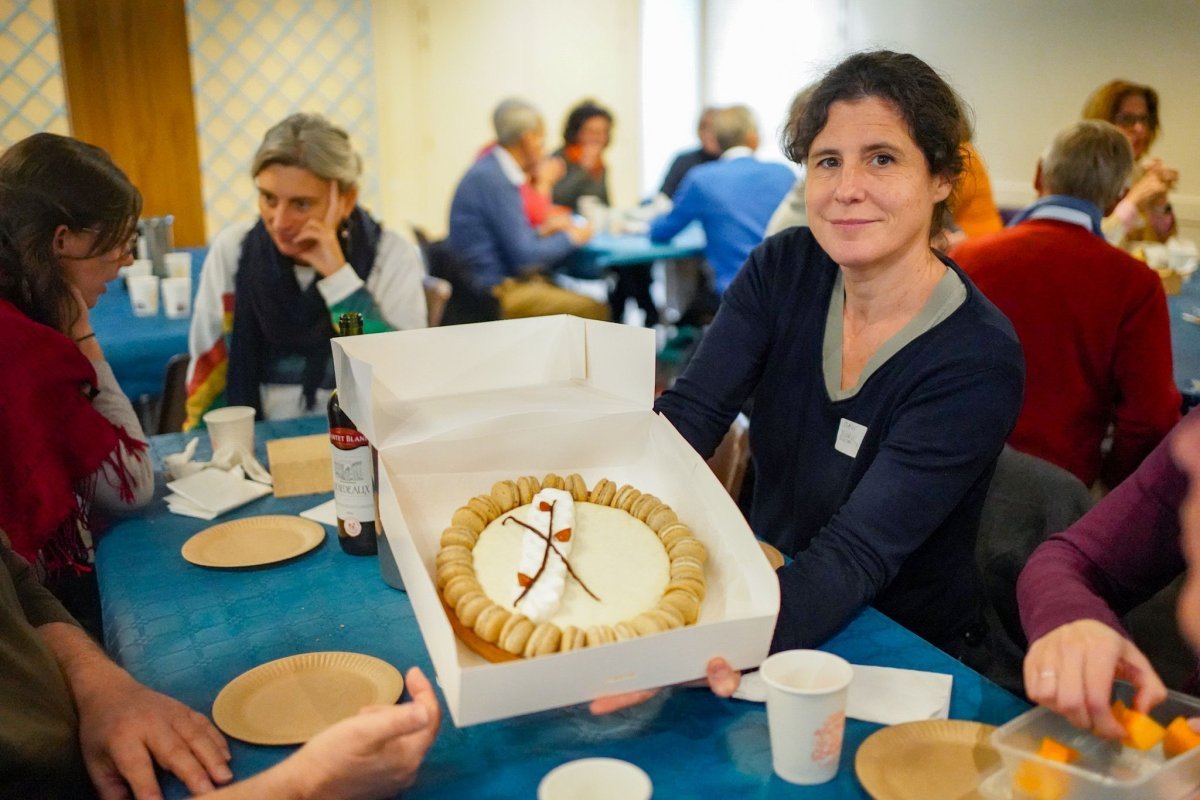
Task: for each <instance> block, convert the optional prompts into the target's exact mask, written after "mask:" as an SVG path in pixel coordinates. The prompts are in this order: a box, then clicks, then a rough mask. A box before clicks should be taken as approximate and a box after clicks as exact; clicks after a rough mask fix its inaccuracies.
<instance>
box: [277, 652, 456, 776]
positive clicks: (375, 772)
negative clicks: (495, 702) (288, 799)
mask: <svg viewBox="0 0 1200 800" xmlns="http://www.w3.org/2000/svg"><path fill="white" fill-rule="evenodd" d="M405 682H406V683H407V685H408V691H409V694H411V695H412V702H411V703H401V704H400V705H394V706H368V707H366V708H364V709H362V710H361V711H359V712H358V715H357V716H354V717H351V718H349V719H346V720H342V721H341V722H339V723H338V724H337V725H334V726H333V727H331V728H329V729H327V730H325V731H323V732H321V733H319V734H317V736H315V737H313V739H312V740H311V741H310V742H309V743H308V744H306V745H305V746H304V747H302V748H301V749H300V750H299V751H297V752H296V754H295V755H294V756H292V757H291V758H289V759H288V760H287V761H284V762H283V763H281V764H279V766H278V767H277V768H276V769H277V770H278V771H279V772H280V773H281V775H284V776H285V779H286V781H287V782H288V783H290V784H291V785H293V786H297V787H300V791H299V792H298V793H297V796H299V797H313V798H318V797H341V798H347V800H353V799H354V798H372V797H385V796H387V797H391V796H392V795H393V794H395V793H396V792H397V791H399V790H400V789H407V788H408V787H409V786H412V784H413V781H415V780H416V777H417V769H418V768H419V767H420V766H421V761H422V760H424V758H425V753H426V752H428V751H429V748H430V747H431V746H432V745H433V741H434V739H435V738H437V732H438V726H439V725H440V724H441V710H440V709H439V707H438V701H437V695H436V694H435V693H434V691H433V685H432V684H431V683H430V682H429V680H428V679H427V678H426V677H425V675H424V674H423V673H422V672H421V670H420V669H418V668H417V667H413V668H412V669H410V670H409V671H408V675H406V676H405Z"/></svg>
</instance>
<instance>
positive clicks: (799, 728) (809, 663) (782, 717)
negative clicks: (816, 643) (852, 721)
mask: <svg viewBox="0 0 1200 800" xmlns="http://www.w3.org/2000/svg"><path fill="white" fill-rule="evenodd" d="M759 671H760V672H761V674H762V677H763V682H764V683H765V684H766V685H767V729H768V731H769V733H770V736H771V765H772V766H773V767H774V769H775V774H776V775H778V776H779V777H780V778H783V779H784V780H785V781H788V782H789V783H799V784H807V785H811V784H817V783H825V782H826V781H828V780H831V779H832V778H833V776H834V775H836V774H837V768H838V761H839V759H840V758H841V755H842V734H843V732H844V731H845V727H846V694H847V690H848V689H849V687H850V681H851V680H852V679H853V677H854V669H853V668H852V667H851V666H850V664H849V663H848V662H847V661H846V660H845V659H843V658H839V657H838V656H835V655H833V654H831V653H824V652H822V651H820V650H786V651H784V652H782V653H776V654H775V655H773V656H770V657H769V658H767V660H766V661H764V662H763V663H762V666H761V667H759Z"/></svg>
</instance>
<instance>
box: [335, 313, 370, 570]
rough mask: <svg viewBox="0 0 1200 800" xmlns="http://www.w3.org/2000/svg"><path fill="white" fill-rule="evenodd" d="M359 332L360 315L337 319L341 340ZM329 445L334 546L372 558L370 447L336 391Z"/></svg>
mask: <svg viewBox="0 0 1200 800" xmlns="http://www.w3.org/2000/svg"><path fill="white" fill-rule="evenodd" d="M362 331H363V321H362V314H360V313H358V312H357V311H352V312H349V313H347V314H342V315H341V317H340V318H339V319H338V332H339V334H340V335H341V336H356V335H358V334H360V333H362ZM329 445H330V451H331V453H332V456H333V505H334V508H335V509H336V512H337V527H338V544H340V545H341V546H342V550H344V551H346V552H347V553H349V554H350V555H352V556H373V555H375V552H376V549H377V545H376V542H375V509H376V507H377V506H376V503H375V470H374V468H373V464H372V463H371V461H372V459H371V445H370V443H369V442H367V437H365V436H363V435H362V433H361V432H360V431H359V430H358V426H356V425H355V424H354V421H353V420H351V419H350V417H348V416H347V415H346V412H344V411H342V407H341V405H340V404H339V403H338V395H337V389H334V390H333V394H332V395H330V397H329Z"/></svg>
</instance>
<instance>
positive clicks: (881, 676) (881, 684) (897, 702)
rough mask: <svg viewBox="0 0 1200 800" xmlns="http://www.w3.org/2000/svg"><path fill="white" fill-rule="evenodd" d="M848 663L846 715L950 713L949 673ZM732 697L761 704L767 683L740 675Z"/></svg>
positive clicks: (883, 720) (893, 718) (880, 718)
mask: <svg viewBox="0 0 1200 800" xmlns="http://www.w3.org/2000/svg"><path fill="white" fill-rule="evenodd" d="M851 666H853V668H854V679H853V680H852V681H850V691H849V694H848V696H847V698H846V716H848V717H852V718H854V719H861V720H863V721H864V722H878V723H880V724H882V725H896V724H898V723H901V722H916V721H918V720H924V719H946V718H947V717H949V716H950V690H951V688H952V687H953V685H954V678H953V677H951V676H950V675H944V674H942V673H940V672H922V671H920V670H915V669H898V668H896V667H868V666H863V665H862V664H853V665H851ZM733 696H734V697H735V698H737V699H739V700H748V701H750V702H753V703H765V702H766V700H767V685H766V683H764V682H763V679H762V677H761V675H760V674H759V673H758V672H751V673H748V674H746V675H743V676H742V682H741V684H740V685H739V686H738V688H737V691H736V692H734V693H733Z"/></svg>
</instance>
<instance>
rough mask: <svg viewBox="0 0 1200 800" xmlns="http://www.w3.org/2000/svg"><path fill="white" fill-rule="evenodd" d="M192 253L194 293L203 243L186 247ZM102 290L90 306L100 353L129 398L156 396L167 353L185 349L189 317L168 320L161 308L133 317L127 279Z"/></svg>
mask: <svg viewBox="0 0 1200 800" xmlns="http://www.w3.org/2000/svg"><path fill="white" fill-rule="evenodd" d="M184 252H190V253H191V254H192V298H193V300H194V299H195V296H196V290H197V288H198V287H199V286H200V267H201V265H202V264H203V263H204V255H205V254H206V253H207V252H208V249H207V248H202V247H201V248H192V249H186V248H185V249H184ZM107 288H108V291H107V293H106V294H103V295H101V296H100V301H99V302H98V303H96V307H95V308H93V309H92V311H91V321H92V328H93V329H94V330H95V331H96V338H97V339H99V340H100V346H101V347H102V348H104V356H105V358H107V359H108V363H109V364H110V365H111V366H112V368H113V374H114V375H116V377H117V382H118V383H119V384H121V389H122V390H124V392H125V394H126V395H128V397H129V399H130V400H132V401H134V403H135V404H136V403H138V402H139V401H140V400H141V399H142V398H144V397H146V398H156V397H158V395H159V394H161V393H162V385H163V375H164V374H165V372H166V369H167V362H168V361H169V360H170V359H171V356H173V355H175V354H177V353H186V352H187V351H188V346H187V337H188V328H189V327H190V326H191V324H192V320H191V316H188V317H186V318H184V319H167V317H166V316H165V315H164V314H163V313H162V308H161V306H162V303H161V298H160V303H159V312H158V313H157V314H155V315H154V316H152V317H135V316H134V315H133V307H132V306H131V305H130V303H129V290H128V289H126V288H125V280H124V279H123V278H117V279H116V280H115V281H113V282H112V283H110V284H108V287H107Z"/></svg>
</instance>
